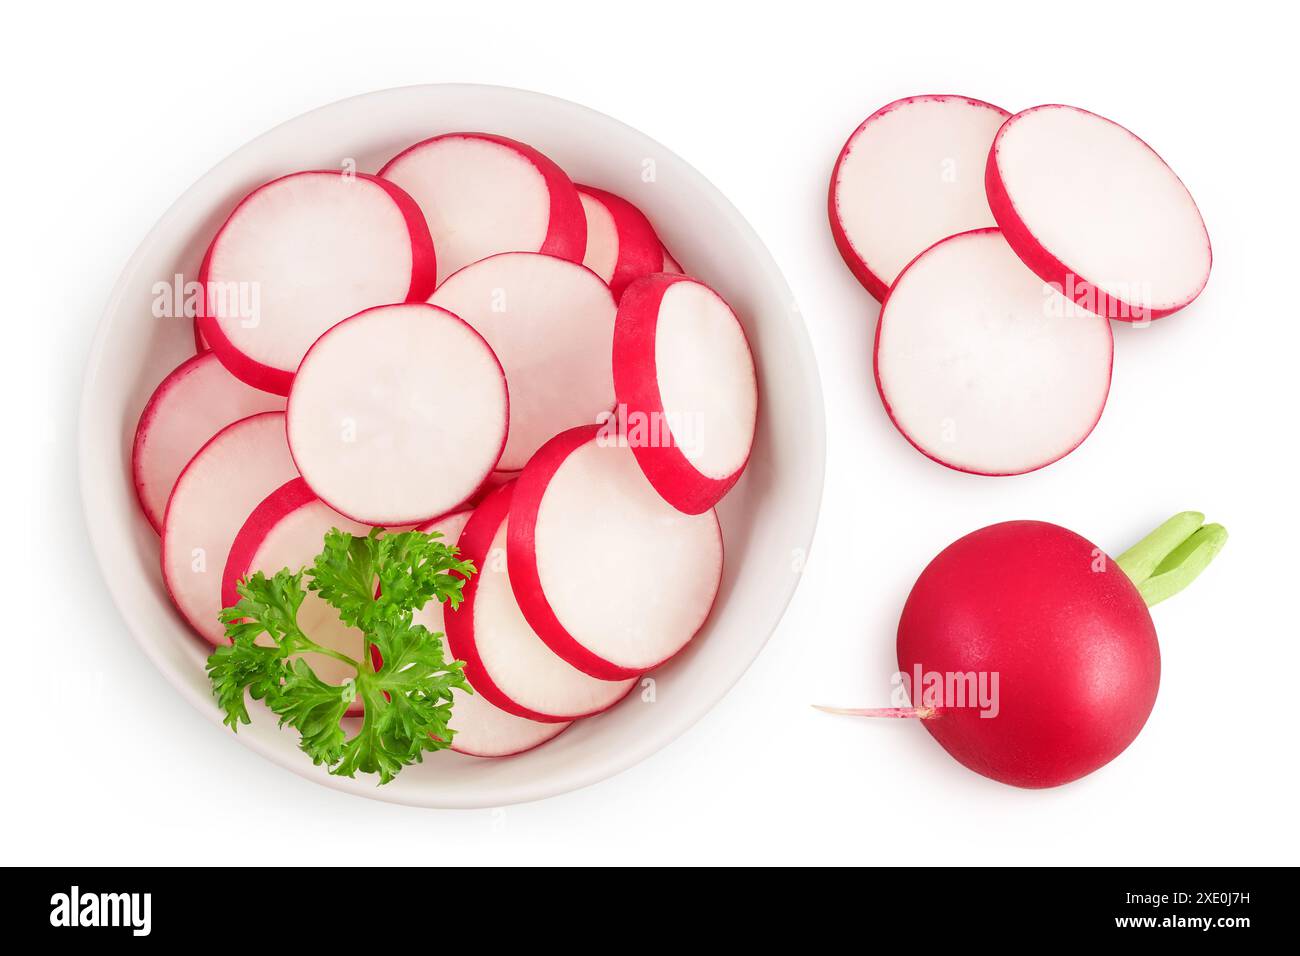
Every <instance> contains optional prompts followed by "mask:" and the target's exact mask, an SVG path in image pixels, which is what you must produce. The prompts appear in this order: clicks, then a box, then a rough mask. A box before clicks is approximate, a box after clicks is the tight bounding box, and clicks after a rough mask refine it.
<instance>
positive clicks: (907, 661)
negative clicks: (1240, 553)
mask: <svg viewBox="0 0 1300 956" xmlns="http://www.w3.org/2000/svg"><path fill="white" fill-rule="evenodd" d="M1204 520H1205V516H1204V515H1201V514H1199V513H1196V512H1184V513H1182V514H1179V515H1175V516H1174V517H1173V518H1171V519H1169V521H1167V522H1165V523H1164V524H1163V525H1161V526H1160V527H1159V528H1157V529H1156V530H1155V531H1154V532H1152V534H1151V535H1149V536H1148V537H1147V538H1145V539H1143V540H1142V542H1140V543H1139V544H1138V545H1136V546H1135V547H1133V548H1131V549H1130V550H1129V551H1126V552H1125V553H1124V554H1122V555H1120V557H1119V558H1118V559H1112V558H1110V557H1109V556H1108V555H1107V554H1106V553H1105V552H1104V551H1103V550H1102V549H1101V548H1099V547H1097V546H1096V545H1094V544H1093V543H1092V542H1090V541H1088V540H1087V539H1086V538H1083V537H1080V536H1079V535H1077V534H1075V533H1074V532H1073V531H1068V530H1066V529H1065V528H1062V527H1060V526H1059V525H1054V524H1049V523H1047V522H1043V521H1008V522H1004V523H1002V524H995V525H991V526H989V527H987V528H981V529H980V530H979V531H974V532H972V533H970V534H968V535H966V536H965V537H963V538H960V539H958V540H957V541H955V542H953V543H952V544H951V545H949V546H948V547H947V548H945V549H944V550H943V551H942V552H940V553H939V555H938V556H937V557H936V558H935V559H934V560H933V561H931V562H930V564H929V565H928V566H927V567H926V569H925V570H924V571H922V572H921V576H920V577H919V578H918V579H917V581H916V584H915V585H913V587H912V592H911V594H909V595H908V598H907V603H906V604H905V605H904V607H903V613H902V616H901V617H900V619H899V622H898V666H899V672H900V675H901V681H902V683H903V685H904V686H905V687H907V689H908V692H909V696H910V699H911V702H912V704H913V707H911V708H893V709H886V710H850V711H839V712H846V713H851V714H856V715H860V716H907V717H920V718H922V719H923V720H922V722H923V724H924V726H925V728H926V729H927V730H928V731H929V732H930V734H931V735H932V736H933V737H934V738H935V739H936V740H937V741H939V743H940V744H941V745H942V746H943V748H944V749H945V750H947V751H948V753H950V754H951V755H952V756H953V757H954V758H956V759H957V760H958V761H959V762H961V763H962V764H964V765H965V766H967V767H969V768H970V769H972V770H974V771H975V772H976V773H980V774H983V775H984V776H986V777H991V778H992V779H994V780H998V781H1001V782H1002V783H1008V784H1011V785H1013V786H1017V787H1030V788H1041V787H1055V786H1060V785H1061V784H1064V783H1069V782H1070V781H1072V780H1077V779H1079V778H1080V777H1083V776H1086V775H1087V774H1090V773H1092V772H1093V771H1094V770H1097V769H1098V768H1100V767H1102V766H1104V765H1106V764H1107V763H1109V762H1110V761H1111V760H1113V759H1114V758H1115V757H1117V756H1118V755H1119V754H1120V753H1121V752H1122V751H1123V750H1124V748H1126V747H1127V746H1128V745H1129V744H1130V743H1132V742H1133V740H1134V738H1136V737H1137V735H1138V732H1139V731H1141V729H1142V727H1143V725H1144V724H1145V723H1146V720H1147V717H1148V716H1149V715H1150V713H1151V708H1152V707H1153V706H1154V704H1155V700H1156V691H1157V689H1158V688H1159V686H1160V648H1159V645H1158V644H1157V641H1156V630H1155V625H1154V624H1153V623H1152V621H1151V615H1150V613H1149V612H1148V610H1147V608H1148V607H1149V606H1150V605H1153V604H1155V603H1157V602H1158V601H1161V600H1164V598H1166V597H1169V596H1171V595H1172V594H1174V593H1176V592H1177V591H1179V590H1181V589H1182V588H1183V587H1185V586H1186V585H1187V584H1189V583H1190V582H1191V580H1192V579H1193V578H1194V577H1195V576H1196V575H1197V574H1199V573H1200V571H1201V570H1203V569H1204V568H1205V566H1206V565H1207V564H1209V562H1210V560H1211V559H1212V558H1213V557H1214V555H1215V554H1217V553H1218V552H1219V550H1220V549H1221V548H1222V547H1223V544H1224V542H1225V541H1226V540H1227V532H1226V531H1225V530H1224V529H1223V527H1222V526H1221V525H1204V524H1203V522H1204Z"/></svg>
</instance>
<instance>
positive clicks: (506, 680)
mask: <svg viewBox="0 0 1300 956" xmlns="http://www.w3.org/2000/svg"><path fill="white" fill-rule="evenodd" d="M200 282H201V284H202V288H203V290H204V302H203V308H202V312H201V314H200V316H199V318H198V320H197V322H196V327H195V341H196V344H197V345H198V347H199V354H197V355H195V356H194V357H193V358H190V359H188V360H187V361H186V362H184V363H183V364H182V365H181V366H180V367H179V368H177V369H176V370H175V371H173V372H172V373H171V374H170V375H168V376H167V377H166V378H165V379H164V380H163V382H162V384H160V385H159V386H158V388H157V390H156V391H155V392H154V394H153V396H152V397H151V398H150V399H149V402H148V404H147V405H146V407H145V409H144V413H143V414H142V415H141V417H140V422H139V425H138V427H137V431H136V436H135V445H134V453H133V461H132V465H133V470H134V480H135V487H136V490H137V493H138V497H139V501H140V506H141V508H142V510H143V512H144V515H145V517H146V518H147V519H148V521H149V522H150V524H152V525H153V527H154V528H155V530H157V531H158V532H159V533H160V534H161V536H162V573H163V579H164V582H165V583H166V586H167V589H168V591H169V593H170V594H171V597H172V600H173V601H174V603H175V605H176V607H177V609H178V610H179V611H180V613H181V614H182V615H183V616H184V618H185V620H186V621H187V622H188V623H189V624H190V626H191V627H192V628H193V630H194V631H195V632H196V633H197V634H198V635H199V636H201V637H202V638H204V639H205V640H207V641H208V642H210V643H211V644H214V645H217V644H221V643H224V642H225V640H226V638H225V633H224V628H223V626H222V624H221V622H220V620H219V614H220V611H221V609H222V608H223V607H227V606H230V605H232V604H234V603H235V602H236V601H237V599H238V596H237V594H236V590H235V589H236V585H237V584H238V583H239V582H240V581H241V580H242V579H244V578H245V577H247V576H248V575H250V574H252V573H254V572H257V571H261V572H265V573H267V574H273V573H274V572H275V571H277V570H279V569H280V568H283V567H288V568H291V569H294V570H297V569H298V568H299V567H302V566H303V565H306V564H309V563H310V562H311V561H312V559H313V558H314V556H315V555H316V554H317V552H319V551H320V550H321V547H322V541H323V538H324V535H325V533H326V532H327V531H328V530H329V529H331V528H338V529H340V530H344V531H348V532H350V533H352V534H365V533H368V531H369V530H370V529H371V528H373V527H385V528H390V529H407V528H415V529H418V530H421V531H436V532H439V533H440V534H441V535H442V536H443V537H444V539H446V540H447V541H448V542H450V543H453V544H456V545H457V546H458V547H459V548H460V551H461V554H462V556H463V557H466V558H468V559H470V560H472V561H473V562H474V564H475V566H476V567H477V568H478V569H479V573H478V574H476V575H474V576H473V577H471V578H470V579H469V581H468V582H467V584H466V586H465V589H464V601H463V602H462V604H461V605H460V607H459V608H458V609H456V610H450V609H446V608H444V607H443V606H442V605H439V604H437V603H436V602H433V603H431V604H430V605H428V606H426V607H425V609H424V610H423V611H422V612H421V613H420V616H419V617H418V619H417V622H418V623H422V624H424V625H426V626H427V627H428V628H429V629H430V630H434V631H442V632H445V634H446V640H445V642H444V651H445V653H446V655H447V659H448V660H449V661H450V660H461V661H464V662H465V676H466V678H467V680H468V682H469V683H470V685H472V687H473V688H474V691H475V694H473V695H468V694H462V693H460V692H457V697H456V700H455V703H454V706H453V717H452V722H451V727H452V728H453V729H454V730H455V731H456V736H455V740H454V743H453V746H452V749H454V750H457V751H460V752H462V753H466V754H472V755H475V756H483V757H498V756H505V755H509V754H515V753H520V752H522V751H525V750H529V749H531V748H533V747H536V746H537V745H539V744H542V743H545V742H546V741H548V740H550V739H551V738H553V737H554V736H556V735H557V734H558V733H560V732H561V731H562V730H563V729H564V728H565V727H567V726H568V725H569V724H570V723H571V722H572V721H575V720H578V719H580V718H584V717H590V716H592V715H594V714H598V713H600V712H601V711H603V710H605V709H607V708H609V707H611V706H613V705H614V704H616V703H618V702H619V701H620V700H622V699H623V698H624V697H625V696H626V695H627V694H628V693H629V691H630V690H631V689H632V687H633V686H634V685H635V684H636V681H637V678H638V677H639V676H640V675H642V674H644V673H645V672H646V671H648V670H650V669H652V668H654V667H656V666H658V665H660V664H662V663H663V662H664V661H666V660H668V659H669V658H670V657H672V656H673V655H674V654H676V653H677V652H678V651H680V650H681V649H682V648H683V647H685V646H686V644H687V643H688V642H690V640H691V639H692V638H693V637H694V636H695V634H696V633H697V632H698V631H699V630H700V628H701V626H702V625H703V624H704V622H705V620H706V619H707V617H708V616H709V613H710V610H711V608H712V605H713V602H714V599H715V597H716V595H717V593H718V587H719V583H720V580H721V576H722V532H721V529H720V527H719V524H718V519H717V516H716V515H715V513H714V505H715V504H717V502H718V501H719V500H720V499H721V498H722V497H723V496H724V495H725V494H726V493H727V492H728V491H729V490H730V489H731V487H732V485H734V484H735V482H736V480H737V479H738V478H739V477H740V474H741V472H742V471H743V470H744V468H745V465H746V463H747V462H748V460H749V452H750V446H751V444H752V442H753V438H754V429H755V422H756V416H757V407H758V403H757V386H756V377H755V370H754V363H753V358H752V356H751V354H750V351H749V346H748V343H747V341H746V338H745V334H744V332H743V330H742V328H741V325H740V322H739V320H738V319H737V317H736V315H735V313H734V312H733V311H732V310H731V308H730V307H729V306H728V305H727V303H726V302H724V301H723V299H722V298H721V297H720V296H719V295H718V294H717V293H716V292H714V291H713V290H712V289H710V288H708V287H707V286H705V285H704V284H703V283H701V282H699V281H697V280H696V279H693V278H690V277H688V276H686V275H684V274H682V271H681V269H680V267H678V266H677V263H676V261H675V260H674V259H673V257H672V256H671V255H670V254H669V253H668V251H667V250H666V249H665V248H664V245H663V243H662V242H661V241H660V239H659V237H658V235H657V234H656V232H655V229H654V227H653V226H652V225H651V223H650V221H649V220H648V219H647V218H646V216H645V215H644V214H643V213H642V212H641V211H640V210H639V209H637V208H636V207H635V206H634V205H633V204H632V203H630V202H628V201H627V200H626V199H624V198H622V197H619V196H616V195H614V194H612V193H610V192H607V191H605V190H602V189H597V188H595V187H593V186H585V185H575V184H574V183H573V182H572V181H571V180H570V179H569V177H568V176H567V175H565V173H564V171H563V170H562V169H560V167H559V166H557V165H556V164H555V163H553V162H552V161H551V160H549V159H548V158H547V157H546V156H544V155H542V154H541V153H540V152H538V151H537V150H535V149H533V148H532V147H530V146H526V145H524V144H523V143H518V142H515V141H513V140H510V139H507V138H505V137H502V136H497V135H489V134H484V133H449V134H445V135H440V136H435V137H433V138H431V139H428V140H425V141H423V142H420V143H417V144H415V145H414V146H411V147H410V148H409V149H406V150H404V151H402V152H401V153H399V154H398V155H397V156H396V157H394V158H393V159H392V160H391V161H390V162H389V163H388V164H387V165H386V166H384V167H383V168H382V169H381V170H379V172H378V173H377V174H375V175H368V174H363V173H353V174H345V173H339V172H331V171H320V170H313V171H307V172H298V173H291V174H289V175H286V176H283V177H281V178H279V179H275V180H273V181H271V182H268V183H266V184H265V185H263V186H260V187H258V188H257V189H255V190H253V192H251V193H250V194H249V195H248V196H247V197H245V198H244V199H243V200H242V201H241V202H240V203H239V204H238V205H237V206H236V207H235V208H234V211H233V212H232V213H231V214H230V217H229V218H228V219H227V220H226V222H225V223H224V224H223V225H222V226H221V228H220V229H219V230H218V231H217V233H216V235H215V236H214V237H213V239H212V241H211V245H210V246H209V248H208V252H207V255H206V256H205V257H204V260H203V265H202V269H201V275H200ZM300 622H301V624H302V625H303V628H304V630H305V631H306V632H307V633H308V634H310V635H311V636H312V638H313V639H314V640H316V641H317V642H318V643H320V644H321V645H322V646H324V647H328V648H332V649H336V650H339V651H342V652H344V653H346V654H347V655H348V656H350V657H352V658H353V659H358V660H361V659H365V658H366V654H367V649H366V648H365V647H363V646H362V644H363V635H362V634H361V632H360V631H357V630H355V629H353V628H350V627H348V626H347V625H345V624H343V623H342V622H341V621H340V620H338V617H337V614H336V613H335V612H334V610H333V609H332V608H331V607H329V606H328V605H327V604H325V603H324V602H323V601H321V600H320V599H319V598H318V597H317V596H316V595H315V594H309V595H308V597H307V599H306V602H305V603H304V604H303V606H302V609H301V611H300ZM309 663H311V664H312V666H313V668H315V669H316V670H317V673H318V674H319V675H320V676H321V677H322V678H324V679H325V680H329V681H337V680H338V679H339V678H340V677H341V675H340V674H337V673H335V668H334V666H333V660H332V659H331V658H328V657H321V659H319V660H311V661H309ZM358 706H359V705H358ZM352 715H353V716H355V714H352Z"/></svg>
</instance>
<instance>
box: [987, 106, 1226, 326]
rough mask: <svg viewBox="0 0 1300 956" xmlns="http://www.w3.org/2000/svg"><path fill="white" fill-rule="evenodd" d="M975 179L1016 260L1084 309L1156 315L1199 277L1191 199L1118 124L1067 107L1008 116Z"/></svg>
mask: <svg viewBox="0 0 1300 956" xmlns="http://www.w3.org/2000/svg"><path fill="white" fill-rule="evenodd" d="M985 183H986V189H987V191H988V197H989V203H990V205H991V206H992V208H993V215H994V216H995V217H996V219H997V222H998V226H999V227H1000V228H1001V229H1002V233H1003V235H1004V236H1006V239H1007V242H1009V243H1010V244H1011V247H1012V248H1013V249H1015V251H1016V254H1017V255H1018V256H1020V258H1021V259H1022V260H1024V262H1025V264H1026V265H1027V266H1029V268H1030V269H1032V270H1033V271H1034V272H1035V273H1036V274H1037V275H1038V276H1039V277H1040V278H1041V279H1043V281H1045V282H1051V283H1054V284H1055V285H1056V286H1057V287H1058V289H1060V290H1061V291H1063V292H1064V293H1065V294H1066V295H1068V296H1069V297H1070V298H1072V299H1074V300H1075V301H1076V302H1078V303H1079V304H1080V305H1082V306H1084V307H1085V308H1087V309H1090V310H1091V311H1093V312H1096V313H1098V314H1100V315H1104V316H1106V317H1107V318H1112V319H1120V320H1122V321H1129V322H1133V321H1147V320H1150V319H1158V318H1161V317H1163V316H1166V315H1169V314H1170V313H1173V312H1177V311H1178V310H1179V309H1181V308H1183V307H1184V306H1186V305H1188V304H1189V303H1190V302H1191V301H1192V300H1193V299H1195V298H1196V297H1197V296H1198V295H1200V294H1201V290H1202V289H1204V288H1205V284H1206V282H1208V281H1209V278H1210V265H1211V261H1212V259H1213V255H1212V253H1211V251H1210V237H1209V234H1208V233H1207V232H1206V230H1205V222H1204V221H1203V220H1202V219H1201V213H1200V210H1199V209H1197V208H1196V201H1195V200H1194V199H1192V195H1191V193H1190V192H1188V191H1187V187H1186V186H1184V185H1183V182H1182V180H1181V179H1179V178H1178V176H1177V175H1176V174H1175V173H1174V171H1173V170H1172V169H1170V168H1169V166H1168V165H1167V164H1166V163H1165V161H1164V160H1163V159H1161V158H1160V157H1159V156H1158V155H1157V154H1156V152H1155V150H1153V149H1152V148H1151V147H1150V146H1148V145H1147V144H1146V143H1144V142H1143V141H1142V140H1140V139H1138V137H1136V136H1134V135H1133V134H1132V133H1130V132H1129V131H1128V130H1127V129H1125V128H1124V127H1122V126H1120V125H1119V124H1118V123H1114V122H1112V121H1111V120H1108V119H1105V118H1103V117H1101V116H1098V115H1096V114H1095V113H1089V112H1088V111H1087V110H1081V109H1078V108H1076V107H1073V106H1059V105H1051V106H1036V107H1034V108H1033V109H1028V110H1025V111H1024V112H1022V113H1017V114H1016V115H1015V116H1013V117H1011V118H1010V119H1009V120H1007V121H1006V123H1005V124H1004V125H1003V126H1002V129H1001V130H1000V131H999V132H998V135H997V138H996V139H995V140H994V142H993V146H992V148H991V149H990V151H989V155H988V160H987V168H986V176H985Z"/></svg>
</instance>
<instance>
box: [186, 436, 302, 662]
mask: <svg viewBox="0 0 1300 956" xmlns="http://www.w3.org/2000/svg"><path fill="white" fill-rule="evenodd" d="M296 476H297V470H296V469H295V468H294V466H293V459H292V458H290V456H289V446H288V445H287V444H286V443H285V440H284V412H263V413H261V414H260V415H252V416H250V417H248V418H244V419H241V420H240V421H237V422H235V423H234V424H233V425H228V426H227V427H225V428H223V429H222V430H221V431H219V432H217V434H216V435H214V436H213V437H212V439H211V440H210V441H209V442H208V443H207V444H206V445H204V446H203V447H202V448H201V449H199V451H198V453H197V454H196V455H195V456H194V458H193V459H191V460H190V463H189V464H188V465H186V466H185V470H184V471H182V472H181V475H180V477H179V478H178V479H177V480H176V487H175V488H174V489H173V490H172V494H171V498H169V499H168V501H167V511H166V514H165V515H164V518H163V531H162V574H163V583H164V584H165V585H166V586H167V591H168V593H169V594H170V595H171V598H172V602H173V603H174V604H175V605H176V608H177V609H178V610H179V611H180V612H181V614H182V615H183V616H184V617H185V619H186V620H187V621H188V622H189V624H190V627H192V628H194V630H195V631H197V632H198V633H199V634H200V635H201V636H202V637H203V638H204V639H205V640H207V641H209V642H210V643H212V644H223V643H225V635H226V629H225V627H224V626H223V625H222V623H221V621H220V620H219V618H218V615H219V614H220V613H221V608H222V607H223V605H222V603H221V575H222V571H223V569H224V568H225V566H226V559H227V557H228V556H229V555H230V548H231V545H232V544H233V543H234V541H235V536H236V535H237V534H238V533H239V529H240V528H242V527H243V525H244V521H245V520H246V519H247V518H248V516H249V514H250V513H252V511H253V509H254V508H256V507H257V506H258V505H259V504H260V503H261V502H262V501H263V500H264V499H265V498H266V496H267V495H269V494H270V493H271V492H272V491H274V490H275V489H276V488H279V487H280V486H281V485H283V484H284V483H285V482H286V481H289V480H290V479H292V478H295V477H296Z"/></svg>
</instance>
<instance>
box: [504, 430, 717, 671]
mask: <svg viewBox="0 0 1300 956" xmlns="http://www.w3.org/2000/svg"><path fill="white" fill-rule="evenodd" d="M508 532H509V533H508V537H507V541H508V545H507V555H508V557H507V563H508V564H509V566H510V574H511V582H512V583H513V586H514V593H515V597H516V599H517V600H518V603H519V608H520V610H521V611H522V612H523V615H524V617H525V618H526V619H527V621H528V623H529V624H530V625H531V626H532V628H533V630H534V631H535V632H536V633H537V634H538V636H539V637H541V639H542V640H543V641H545V642H546V644H547V646H549V647H550V648H551V650H552V651H554V652H555V653H556V654H557V655H559V656H560V657H561V658H563V659H564V660H566V661H568V662H569V663H570V664H572V665H573V666H574V667H576V668H578V669H579V670H581V671H583V672H585V673H587V674H590V675H592V676H593V677H600V678H603V679H606V680H618V679H623V678H628V677H632V676H635V675H636V674H639V673H642V672H644V671H646V670H649V669H650V668H652V667H655V666H657V665H659V664H662V663H663V662H664V661H666V660H668V659H669V658H670V657H672V656H673V655H674V654H676V653H677V652H678V651H680V650H681V649H682V648H683V647H685V646H686V644H687V643H688V642H689V641H690V640H691V639H692V638H693V637H694V636H695V634H696V633H697V632H698V631H699V629H700V628H701V627H702V626H703V625H704V622H705V620H706V619H707V618H708V615H709V611H710V610H711V609H712V607H713V602H714V600H715V599H716V597H717V593H718V587H719V585H720V582H721V580H722V531H721V528H720V527H719V525H718V519H717V516H716V515H715V514H714V513H713V511H712V510H710V511H708V512H707V513H704V514H698V515H692V514H684V513H682V512H680V511H678V510H676V509H675V508H673V507H672V506H671V505H670V504H668V503H667V502H665V501H664V500H663V499H662V498H661V497H660V496H659V495H658V493H657V492H656V491H655V489H654V488H653V487H652V486H651V485H650V483H649V482H648V481H646V479H645V476H644V475H643V474H642V473H641V470H640V468H639V467H638V466H637V463H636V460H635V458H634V457H633V455H632V453H631V452H630V451H629V450H628V449H627V448H625V447H620V446H618V445H617V444H606V443H604V442H603V440H602V438H601V431H600V428H599V426H585V427H582V428H574V429H570V430H569V431H567V432H564V433H562V434H560V435H557V436H556V437H555V438H554V439H552V440H551V441H550V442H548V443H547V444H546V445H545V446H543V447H542V449H541V450H540V451H539V452H538V453H537V454H536V455H535V456H534V457H533V460H532V461H530V462H529V463H528V467H527V468H525V469H524V473H523V475H522V476H521V477H520V478H519V480H518V482H516V484H515V488H514V495H513V500H512V502H511V504H510V521H509V528H508Z"/></svg>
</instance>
